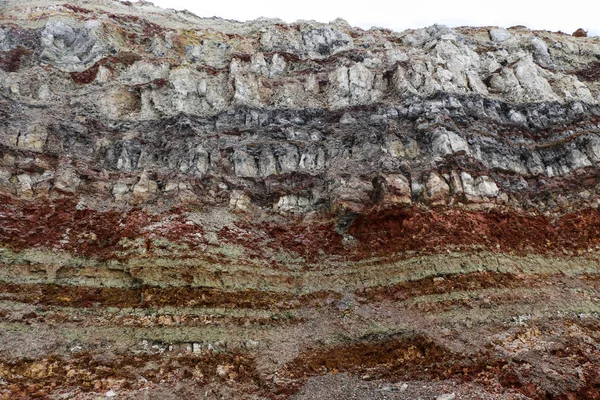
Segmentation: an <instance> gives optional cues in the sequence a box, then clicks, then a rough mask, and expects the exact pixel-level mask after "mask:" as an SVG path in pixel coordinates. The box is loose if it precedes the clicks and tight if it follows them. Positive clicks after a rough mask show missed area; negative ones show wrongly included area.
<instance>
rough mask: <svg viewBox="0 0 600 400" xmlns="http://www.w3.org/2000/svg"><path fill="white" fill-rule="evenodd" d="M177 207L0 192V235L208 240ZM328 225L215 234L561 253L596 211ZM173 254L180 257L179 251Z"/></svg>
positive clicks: (587, 232) (105, 249) (29, 241)
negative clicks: (165, 209)
mask: <svg viewBox="0 0 600 400" xmlns="http://www.w3.org/2000/svg"><path fill="white" fill-rule="evenodd" d="M185 212H186V210H185V209H182V208H180V209H174V210H173V211H172V212H171V213H169V214H149V213H148V212H146V211H143V210H141V209H134V210H132V211H130V212H121V211H116V210H114V211H108V212H98V211H94V210H77V209H76V203H75V201H74V200H73V199H68V198H67V199H55V200H52V201H46V200H33V201H22V200H17V199H15V198H12V197H9V196H0V215H2V224H0V242H1V243H2V244H3V245H4V246H8V247H10V248H12V249H14V250H23V249H63V250H66V251H69V252H72V253H73V254H77V255H80V256H85V257H96V258H99V259H119V258H124V257H120V256H118V255H117V254H118V253H117V252H120V251H123V250H126V249H125V248H123V247H122V245H121V244H120V243H119V242H120V240H121V239H123V238H126V239H130V240H134V239H138V240H139V239H140V238H142V239H144V240H145V251H146V255H147V256H149V257H151V256H152V255H153V250H154V248H153V246H155V243H154V242H153V239H158V238H165V239H167V240H169V241H171V242H173V243H178V244H185V245H187V246H188V248H189V250H190V251H193V250H197V249H199V248H200V247H203V246H209V245H210V244H209V243H208V242H207V241H206V239H205V235H202V234H203V233H204V228H203V227H202V226H200V225H196V224H188V223H186V221H187V220H186V218H185ZM158 222H160V224H157V223H158ZM335 224H336V221H335V220H334V219H333V218H327V219H325V218H322V219H320V220H311V221H308V220H302V219H301V218H299V217H298V218H296V219H290V218H282V219H281V221H280V222H278V223H275V222H261V221H251V220H249V219H246V220H244V219H243V217H242V218H241V219H240V221H238V222H237V223H236V226H232V227H226V228H223V229H221V231H220V232H219V234H218V236H219V239H220V241H221V242H222V243H231V244H240V245H243V246H244V247H245V248H246V249H247V251H248V254H249V255H251V256H252V257H258V258H260V257H263V256H264V257H266V255H265V249H267V248H270V249H272V250H279V249H281V248H283V249H287V250H292V251H295V252H297V253H298V254H300V255H301V256H303V257H304V258H305V259H306V260H308V261H315V260H318V259H319V258H321V257H323V256H324V255H326V256H327V255H329V256H336V258H338V259H339V258H341V259H345V260H360V259H365V258H370V257H374V256H385V255H392V254H396V253H402V252H407V251H416V252H419V253H421V254H423V253H435V252H439V251H443V250H445V249H446V248H448V247H452V248H457V247H465V249H468V248H469V247H471V246H476V247H477V248H479V249H482V250H491V251H501V252H514V253H517V254H527V253H536V254H548V255H551V254H561V255H564V254H565V253H567V254H574V253H575V252H577V251H578V250H582V249H588V248H590V247H594V246H596V245H599V244H600V211H599V210H596V209H586V210H582V211H579V212H576V213H571V214H567V215H564V216H562V217H557V218H556V219H552V218H549V217H546V216H543V215H522V214H518V213H515V212H508V211H498V210H495V211H489V212H486V211H466V210H458V209H433V210H426V211H424V210H419V209H416V208H409V209H398V210H392V211H385V212H380V213H372V214H365V215H359V216H358V217H357V218H356V219H355V220H354V221H353V222H352V224H351V225H350V226H349V228H348V229H347V234H349V235H351V236H352V237H353V238H354V239H355V240H354V241H353V242H352V245H351V246H348V245H347V244H346V245H345V244H344V243H343V240H342V239H343V237H342V235H341V234H340V233H338V232H336V229H335ZM151 226H152V227H151ZM197 234H200V235H197ZM162 250H163V252H164V249H162ZM190 254H191V253H190ZM176 255H177V257H186V254H185V252H181V251H180V250H178V254H175V253H174V254H173V256H176ZM196 255H197V254H196ZM221 261H223V260H221ZM224 261H226V260H224Z"/></svg>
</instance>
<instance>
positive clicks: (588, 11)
mask: <svg viewBox="0 0 600 400" xmlns="http://www.w3.org/2000/svg"><path fill="white" fill-rule="evenodd" d="M151 1H152V2H153V3H154V4H155V5H157V6H160V7H162V8H175V9H178V10H182V9H187V10H189V11H191V12H193V13H194V14H197V15H199V16H202V17H213V16H217V17H222V18H227V19H235V20H239V21H246V20H252V19H256V18H258V17H272V18H281V19H283V20H284V21H287V22H294V21H296V20H299V19H306V20H317V21H321V22H329V21H332V20H334V19H336V18H338V17H339V18H343V19H345V20H346V21H348V22H349V23H350V24H351V25H354V26H359V27H361V28H363V29H368V28H370V27H372V26H379V27H384V28H390V29H393V30H395V31H402V30H404V29H408V28H422V27H426V26H429V25H433V24H435V23H438V24H443V25H447V26H450V27H454V26H462V25H470V26H488V25H494V26H503V27H507V28H508V27H510V26H514V25H525V26H527V27H528V28H531V29H545V30H550V31H559V30H560V31H563V32H565V33H569V34H570V33H573V32H574V31H575V30H576V29H578V28H583V29H585V30H587V31H588V34H589V35H590V36H600V0H575V1H569V0H545V1H544V0H487V1H486V0H479V1H477V0H455V1H453V0H445V1H444V0H411V1H402V0H360V1H357V0H345V1H342V0H332V1H328V0H287V1H286V0H254V1H253V0H209V1H206V0H199V1H198V0H151Z"/></svg>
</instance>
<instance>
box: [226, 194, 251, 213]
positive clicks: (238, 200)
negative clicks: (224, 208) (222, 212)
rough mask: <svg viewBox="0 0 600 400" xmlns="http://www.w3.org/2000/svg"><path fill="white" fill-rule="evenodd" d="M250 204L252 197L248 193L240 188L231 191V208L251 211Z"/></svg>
mask: <svg viewBox="0 0 600 400" xmlns="http://www.w3.org/2000/svg"><path fill="white" fill-rule="evenodd" d="M250 205H251V201H250V197H249V196H248V195H247V194H246V193H244V192H242V191H240V190H234V191H232V192H231V197H230V199H229V208H231V209H232V210H235V211H241V212H248V211H250Z"/></svg>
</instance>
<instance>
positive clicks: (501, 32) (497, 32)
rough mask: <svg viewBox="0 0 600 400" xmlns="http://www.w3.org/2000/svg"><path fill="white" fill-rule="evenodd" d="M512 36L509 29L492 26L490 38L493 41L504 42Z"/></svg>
mask: <svg viewBox="0 0 600 400" xmlns="http://www.w3.org/2000/svg"><path fill="white" fill-rule="evenodd" d="M511 37H512V35H511V34H510V32H509V31H507V30H506V29H504V28H492V29H490V38H492V41H493V42H504V41H505V40H508V39H510V38H511Z"/></svg>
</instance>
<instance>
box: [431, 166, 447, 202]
mask: <svg viewBox="0 0 600 400" xmlns="http://www.w3.org/2000/svg"><path fill="white" fill-rule="evenodd" d="M425 189H426V191H425V199H426V201H427V202H428V203H430V204H431V205H432V206H436V205H442V204H446V201H447V200H448V197H449V196H450V186H448V183H446V181H445V180H444V179H443V178H442V177H441V176H440V175H439V174H438V173H437V172H432V173H431V174H429V178H428V179H427V182H426V183H425Z"/></svg>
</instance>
